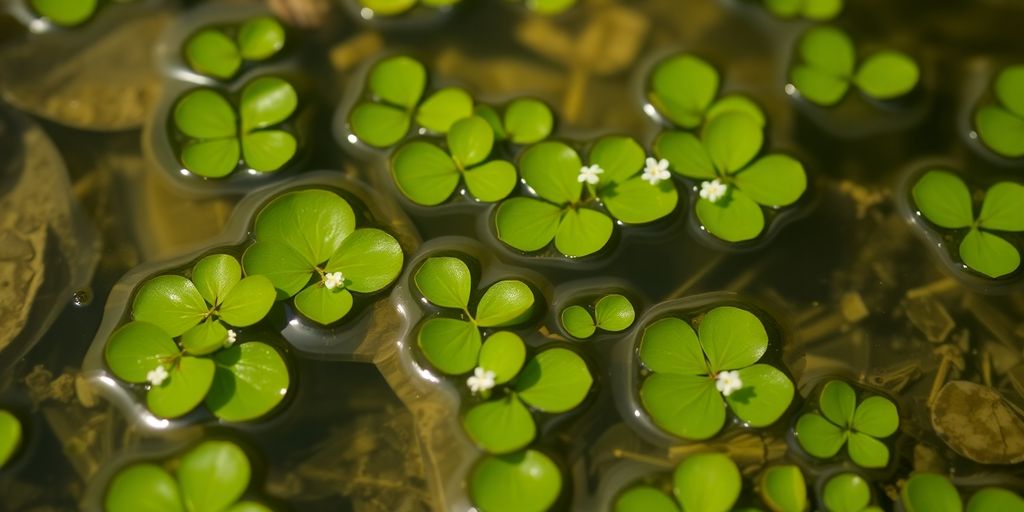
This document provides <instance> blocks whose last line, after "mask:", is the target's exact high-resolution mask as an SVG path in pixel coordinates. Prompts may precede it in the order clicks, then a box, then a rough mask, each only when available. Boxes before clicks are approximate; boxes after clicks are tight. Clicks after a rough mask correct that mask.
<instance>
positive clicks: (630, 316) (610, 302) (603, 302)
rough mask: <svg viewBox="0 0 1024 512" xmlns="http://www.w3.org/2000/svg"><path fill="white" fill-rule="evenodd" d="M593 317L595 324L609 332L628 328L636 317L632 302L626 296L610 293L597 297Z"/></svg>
mask: <svg viewBox="0 0 1024 512" xmlns="http://www.w3.org/2000/svg"><path fill="white" fill-rule="evenodd" d="M594 318H595V320H596V322H597V326H598V327H600V328H601V329H604V330H606V331H609V332H619V331H625V330H626V329H629V326H631V325H633V320H634V319H635V318H636V311H634V310H633V303H632V302H630V301H629V299H627V298H626V297H624V296H622V295H620V294H618V293H612V294H608V295H605V296H604V297H601V298H600V299H598V301H597V304H596V305H595V306H594Z"/></svg>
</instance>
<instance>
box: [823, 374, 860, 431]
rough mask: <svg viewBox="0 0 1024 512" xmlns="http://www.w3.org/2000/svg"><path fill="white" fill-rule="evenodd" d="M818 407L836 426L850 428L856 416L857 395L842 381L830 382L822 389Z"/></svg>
mask: <svg viewBox="0 0 1024 512" xmlns="http://www.w3.org/2000/svg"><path fill="white" fill-rule="evenodd" d="M818 407H819V408H821V413H822V414H824V415H825V418H827V419H828V420H829V421H831V422H832V423H834V424H835V425H837V426H839V427H850V426H852V425H853V418H854V414H856V407H857V393H856V392H855V391H854V390H853V388H852V387H850V385H849V384H847V383H845V382H843V381H841V380H832V381H829V382H828V383H826V384H825V387H823V388H821V397H819V398H818Z"/></svg>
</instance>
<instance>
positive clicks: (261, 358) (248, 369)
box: [206, 341, 290, 422]
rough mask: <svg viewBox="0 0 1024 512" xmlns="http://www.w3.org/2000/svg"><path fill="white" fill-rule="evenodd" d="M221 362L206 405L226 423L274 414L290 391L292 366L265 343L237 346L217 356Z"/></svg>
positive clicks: (248, 343) (256, 342)
mask: <svg viewBox="0 0 1024 512" xmlns="http://www.w3.org/2000/svg"><path fill="white" fill-rule="evenodd" d="M213 359H214V361H215V362H216V363H217V372H216V374H215V375H214V380H213V386H212V387H211V388H210V392H209V394H208V395H207V397H206V406H207V407H209V408H210V410H211V411H213V414H214V415H215V416H217V417H218V418H220V419H222V420H224V421H232V422H233V421H248V420H252V419H255V418H259V417H260V416H263V415H265V414H266V413H268V412H270V410H271V409H273V408H274V407H275V406H277V404H279V403H280V402H281V400H283V399H284V397H285V394H286V393H287V391H288V385H289V381H290V378H289V375H288V367H287V365H285V362H284V359H283V358H282V357H281V354H280V352H278V351H277V350H276V349H274V348H273V347H271V346H270V345H267V344H265V343H260V342H258V341H252V342H247V343H241V344H235V345H234V346H232V347H229V348H226V349H224V350H221V351H220V352H217V353H216V354H214V356H213Z"/></svg>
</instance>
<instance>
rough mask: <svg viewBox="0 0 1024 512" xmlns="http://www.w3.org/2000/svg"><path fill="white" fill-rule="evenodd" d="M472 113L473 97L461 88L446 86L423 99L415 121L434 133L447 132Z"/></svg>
mask: <svg viewBox="0 0 1024 512" xmlns="http://www.w3.org/2000/svg"><path fill="white" fill-rule="evenodd" d="M471 115H473V98H472V97H471V96H470V95H469V93H468V92H466V91H465V90H463V89H460V88H458V87H446V88H444V89H441V90H439V91H437V92H435V93H434V94H431V95H430V96H429V97H427V99H425V100H423V103H422V104H420V108H419V109H418V110H417V111H416V122H417V123H419V124H420V126H423V127H424V128H426V129H428V130H430V131H432V132H435V133H448V130H449V129H451V127H452V125H453V124H454V123H455V122H456V121H458V120H460V119H462V118H464V117H469V116H471Z"/></svg>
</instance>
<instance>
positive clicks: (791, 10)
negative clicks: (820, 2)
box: [764, 0, 801, 18]
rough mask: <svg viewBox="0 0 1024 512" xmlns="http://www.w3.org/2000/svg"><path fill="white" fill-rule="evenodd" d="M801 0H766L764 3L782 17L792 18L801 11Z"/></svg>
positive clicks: (773, 12)
mask: <svg viewBox="0 0 1024 512" xmlns="http://www.w3.org/2000/svg"><path fill="white" fill-rule="evenodd" d="M800 3H801V0H765V2H764V5H765V7H767V8H768V10H769V11H771V12H772V14H774V15H776V16H778V17H780V18H792V17H794V16H796V15H798V14H799V13H800Z"/></svg>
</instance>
